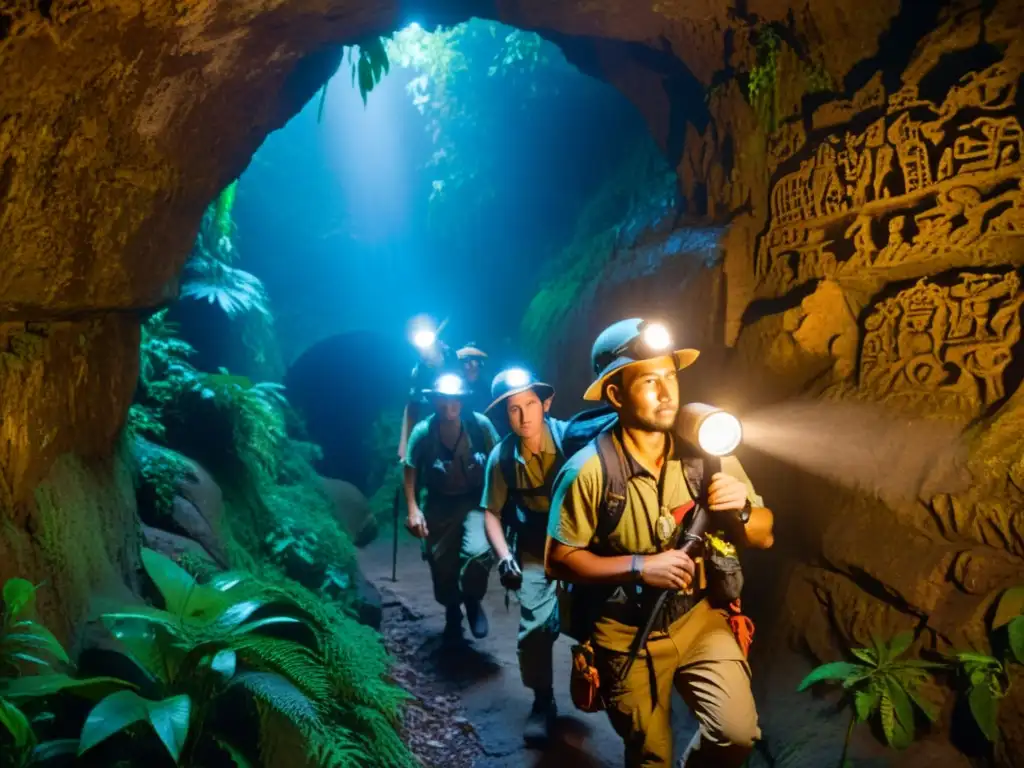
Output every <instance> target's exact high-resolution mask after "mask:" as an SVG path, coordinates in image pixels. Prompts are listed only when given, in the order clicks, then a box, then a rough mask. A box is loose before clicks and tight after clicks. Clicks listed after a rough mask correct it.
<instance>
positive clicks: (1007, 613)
mask: <svg viewBox="0 0 1024 768" xmlns="http://www.w3.org/2000/svg"><path fill="white" fill-rule="evenodd" d="M1022 613H1024V587H1010V588H1009V589H1008V590H1006V591H1005V592H1003V594H1002V595H1000V596H999V602H998V603H996V612H995V615H994V616H993V618H992V629H999V628H1000V627H1004V626H1006V625H1007V624H1009V623H1010V622H1011V621H1013V620H1014V619H1015V618H1017V617H1018V616H1020V615H1021V614H1022Z"/></svg>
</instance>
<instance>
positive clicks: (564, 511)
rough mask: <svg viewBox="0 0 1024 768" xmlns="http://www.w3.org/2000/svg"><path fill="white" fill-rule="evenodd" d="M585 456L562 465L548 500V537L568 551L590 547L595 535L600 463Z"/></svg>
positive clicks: (599, 486)
mask: <svg viewBox="0 0 1024 768" xmlns="http://www.w3.org/2000/svg"><path fill="white" fill-rule="evenodd" d="M585 450H586V449H585ZM588 453H590V455H586V454H585V453H584V451H581V452H580V453H578V454H576V456H574V457H573V458H572V460H571V461H570V462H569V463H568V464H566V465H565V467H564V468H563V469H562V471H561V473H559V476H558V479H557V482H556V485H555V490H554V493H553V494H552V496H551V509H550V511H549V512H548V536H550V537H551V538H552V539H554V540H555V541H557V542H560V543H562V544H565V545H566V546H567V547H579V548H582V547H587V546H589V545H590V543H591V542H592V541H593V539H594V534H595V533H596V531H597V515H598V510H599V508H600V506H601V462H600V460H599V459H598V458H597V456H596V454H593V453H592V452H588Z"/></svg>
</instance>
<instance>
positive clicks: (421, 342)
mask: <svg viewBox="0 0 1024 768" xmlns="http://www.w3.org/2000/svg"><path fill="white" fill-rule="evenodd" d="M435 341H437V334H436V333H435V332H434V331H431V330H429V329H427V328H420V329H419V330H418V331H415V332H414V333H413V335H412V343H413V344H414V345H415V346H416V348H417V349H429V348H430V347H432V346H434V342H435Z"/></svg>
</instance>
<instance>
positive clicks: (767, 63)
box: [747, 26, 782, 133]
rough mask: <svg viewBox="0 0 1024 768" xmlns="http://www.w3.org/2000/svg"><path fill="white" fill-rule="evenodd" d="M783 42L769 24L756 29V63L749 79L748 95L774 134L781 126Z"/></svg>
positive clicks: (759, 120) (764, 124)
mask: <svg viewBox="0 0 1024 768" xmlns="http://www.w3.org/2000/svg"><path fill="white" fill-rule="evenodd" d="M781 43H782V40H781V38H780V37H779V35H778V33H777V32H776V31H775V30H774V29H772V28H771V27H770V26H765V27H762V28H761V29H760V30H759V31H758V32H757V34H756V46H755V47H756V50H757V64H756V65H755V66H754V68H753V69H751V70H750V77H749V79H748V80H747V98H748V99H749V101H750V105H751V106H752V107H753V108H754V112H756V113H757V118H758V122H760V124H761V127H762V128H763V129H764V131H765V132H766V133H774V132H775V130H776V128H777V127H778V118H779V104H778V101H779V95H778V91H779V85H778V81H779V72H778V61H779V48H780V45H781Z"/></svg>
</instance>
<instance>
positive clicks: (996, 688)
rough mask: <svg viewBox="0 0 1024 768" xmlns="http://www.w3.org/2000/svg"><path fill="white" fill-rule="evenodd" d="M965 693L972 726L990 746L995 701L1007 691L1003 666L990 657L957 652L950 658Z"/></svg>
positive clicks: (995, 735)
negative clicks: (974, 724) (975, 724)
mask: <svg viewBox="0 0 1024 768" xmlns="http://www.w3.org/2000/svg"><path fill="white" fill-rule="evenodd" d="M953 663H954V664H955V665H956V667H957V670H958V672H959V674H960V677H961V678H962V680H963V684H964V687H965V689H966V691H967V704H968V706H969V708H970V711H971V715H972V717H974V722H975V723H977V725H978V728H979V729H980V730H981V732H982V734H984V736H985V738H986V739H988V740H989V741H991V742H994V741H996V740H997V739H998V738H999V725H998V713H999V701H1000V699H1002V698H1003V697H1005V696H1006V692H1007V691H1008V690H1009V687H1010V677H1009V672H1008V670H1007V668H1006V664H1005V663H1004V662H1002V661H1000V660H999V659H997V658H995V657H993V656H987V655H985V654H981V653H974V652H969V651H961V652H959V653H956V654H955V655H954V657H953Z"/></svg>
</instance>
